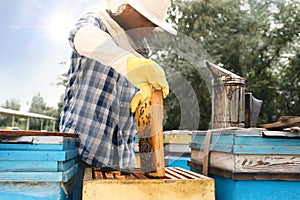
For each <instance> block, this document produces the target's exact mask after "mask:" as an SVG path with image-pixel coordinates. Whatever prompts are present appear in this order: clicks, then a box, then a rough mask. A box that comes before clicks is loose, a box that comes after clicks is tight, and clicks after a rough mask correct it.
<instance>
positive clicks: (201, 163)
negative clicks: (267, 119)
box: [189, 129, 300, 200]
mask: <svg viewBox="0 0 300 200" xmlns="http://www.w3.org/2000/svg"><path fill="white" fill-rule="evenodd" d="M206 144H209V145H206ZM190 147H191V160H190V161H189V166H190V167H191V170H192V171H196V172H200V173H201V172H203V169H208V176H209V177H211V178H214V179H215V184H216V199H218V200H243V199H245V200H251V199H253V200H260V199H261V200H266V199H272V200H285V199H300V134H299V133H291V132H283V131H267V130H264V129H238V130H228V129H227V130H225V129H223V130H222V129H220V130H211V138H210V140H209V139H208V138H207V131H194V132H193V134H192V141H191V143H190ZM205 158H206V159H205ZM206 160H207V161H208V162H207V161H206Z"/></svg>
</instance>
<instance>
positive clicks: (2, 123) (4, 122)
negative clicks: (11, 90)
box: [0, 99, 22, 127]
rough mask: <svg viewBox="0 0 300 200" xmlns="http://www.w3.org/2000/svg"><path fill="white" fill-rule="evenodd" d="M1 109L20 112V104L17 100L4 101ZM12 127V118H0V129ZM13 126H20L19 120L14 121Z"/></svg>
mask: <svg viewBox="0 0 300 200" xmlns="http://www.w3.org/2000/svg"><path fill="white" fill-rule="evenodd" d="M1 107H2V108H7V109H11V110H20V108H21V104H20V101H19V100H17V99H10V100H6V101H5V103H4V104H3V105H1ZM11 125H12V116H0V127H10V126H11ZM14 126H17V127H20V126H22V123H21V120H20V119H14Z"/></svg>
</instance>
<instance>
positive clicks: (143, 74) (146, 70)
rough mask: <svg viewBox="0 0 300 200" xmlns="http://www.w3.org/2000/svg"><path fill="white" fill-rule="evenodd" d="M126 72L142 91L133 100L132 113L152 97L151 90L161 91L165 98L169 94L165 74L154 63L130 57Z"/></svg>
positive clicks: (129, 78)
mask: <svg viewBox="0 0 300 200" xmlns="http://www.w3.org/2000/svg"><path fill="white" fill-rule="evenodd" d="M126 70H127V78H128V80H129V81H130V82H131V83H132V84H133V85H135V86H136V87H137V88H139V89H140V91H139V92H138V93H136V95H135V96H134V97H133V98H132V100H131V112H135V110H136V108H137V107H138V105H139V104H140V103H141V102H143V101H144V100H145V99H146V98H150V97H151V88H155V89H161V90H162V92H163V97H164V98H166V97H167V95H168V94H169V85H168V82H167V80H166V75H165V72H164V70H163V69H162V68H161V67H160V66H159V65H158V64H156V63H155V62H154V61H152V60H149V59H146V58H134V57H129V58H128V59H127V66H126Z"/></svg>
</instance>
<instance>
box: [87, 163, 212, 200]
mask: <svg viewBox="0 0 300 200" xmlns="http://www.w3.org/2000/svg"><path fill="white" fill-rule="evenodd" d="M130 172H131V173H130V174H128V175H122V174H120V173H118V172H110V173H107V172H102V174H100V175H99V173H98V175H96V176H95V175H94V176H89V177H90V178H87V177H86V178H85V181H84V185H83V199H84V200H98V199H123V200H126V199H128V200H135V199H136V200H140V199H143V200H161V199H165V200H168V199H170V200H177V199H178V200H182V199H186V200H189V199H197V200H199V199H205V200H213V199H215V189H214V180H213V179H211V178H208V177H205V176H202V175H200V174H198V173H194V172H191V171H188V170H185V169H182V168H173V167H167V168H165V177H160V178H159V179H157V178H156V179H149V178H147V177H146V176H144V175H143V173H142V172H141V171H140V170H138V169H131V170H130ZM86 174H90V173H87V172H86ZM91 177H92V178H91Z"/></svg>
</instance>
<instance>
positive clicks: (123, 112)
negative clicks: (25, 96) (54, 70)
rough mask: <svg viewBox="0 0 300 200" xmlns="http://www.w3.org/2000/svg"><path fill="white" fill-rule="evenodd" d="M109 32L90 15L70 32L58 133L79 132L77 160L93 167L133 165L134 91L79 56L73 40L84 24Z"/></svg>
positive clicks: (119, 77) (110, 72) (122, 79)
mask: <svg viewBox="0 0 300 200" xmlns="http://www.w3.org/2000/svg"><path fill="white" fill-rule="evenodd" d="M87 24H89V25H94V26H97V27H99V28H100V29H101V30H104V31H106V32H108V30H107V29H106V27H105V25H104V23H103V22H102V21H101V19H100V18H99V17H98V16H96V15H92V14H89V15H87V16H85V17H83V18H81V19H80V20H79V22H78V23H77V24H76V28H75V29H73V30H72V31H71V33H70V37H69V41H70V44H71V47H72V49H73V52H72V56H71V66H70V69H69V72H68V83H67V87H66V91H65V98H64V107H63V109H62V112H61V121H60V131H62V132H68V133H78V134H79V140H78V143H77V147H78V152H79V156H80V158H81V159H82V160H83V161H84V162H86V163H87V164H90V165H92V166H95V167H104V166H112V165H115V164H116V162H115V161H116V159H115V158H116V156H115V155H116V152H117V155H118V156H117V165H119V167H121V168H126V167H132V166H135V155H134V150H133V149H134V137H135V135H136V126H135V116H134V115H133V114H132V113H131V112H130V101H131V99H132V97H133V95H134V94H135V92H136V88H135V87H134V86H133V85H132V84H131V83H130V82H129V81H128V80H127V79H126V78H125V77H124V76H122V75H120V74H119V73H118V72H117V71H115V70H114V69H113V68H111V67H110V66H105V65H103V64H101V63H99V62H97V61H95V60H93V59H89V58H87V57H84V56H81V55H79V54H78V53H77V52H76V50H75V48H74V43H73V39H74V37H75V34H76V32H77V31H78V30H79V29H80V28H81V27H82V26H84V25H87Z"/></svg>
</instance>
